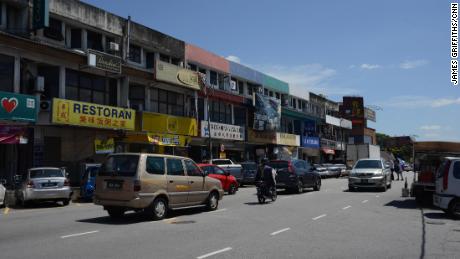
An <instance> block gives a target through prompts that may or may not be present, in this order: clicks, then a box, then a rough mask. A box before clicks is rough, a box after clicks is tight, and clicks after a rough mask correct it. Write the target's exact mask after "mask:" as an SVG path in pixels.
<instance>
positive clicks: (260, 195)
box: [257, 181, 277, 204]
mask: <svg viewBox="0 0 460 259" xmlns="http://www.w3.org/2000/svg"><path fill="white" fill-rule="evenodd" d="M276 197H277V194H276V187H273V186H271V187H270V188H269V189H267V186H266V185H265V183H264V182H263V181H262V182H258V183H257V199H258V200H259V203H260V204H264V203H265V201H266V199H271V200H272V202H274V201H276Z"/></svg>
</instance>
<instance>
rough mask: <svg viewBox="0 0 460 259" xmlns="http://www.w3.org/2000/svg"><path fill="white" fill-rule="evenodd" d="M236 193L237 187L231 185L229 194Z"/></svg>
mask: <svg viewBox="0 0 460 259" xmlns="http://www.w3.org/2000/svg"><path fill="white" fill-rule="evenodd" d="M235 193H236V186H235V185H234V184H230V187H228V194H230V195H233V194H235Z"/></svg>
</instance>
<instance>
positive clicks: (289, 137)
mask: <svg viewBox="0 0 460 259" xmlns="http://www.w3.org/2000/svg"><path fill="white" fill-rule="evenodd" d="M276 144H278V145H283V146H292V147H298V146H300V136H299V135H294V134H289V133H281V132H277V133H276Z"/></svg>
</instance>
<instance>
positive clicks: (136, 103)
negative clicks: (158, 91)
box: [129, 85, 145, 111]
mask: <svg viewBox="0 0 460 259" xmlns="http://www.w3.org/2000/svg"><path fill="white" fill-rule="evenodd" d="M129 106H130V107H131V108H133V109H135V110H137V111H143V110H144V107H145V87H144V86H141V85H130V86H129Z"/></svg>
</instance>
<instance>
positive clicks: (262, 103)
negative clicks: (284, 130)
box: [253, 92, 281, 131]
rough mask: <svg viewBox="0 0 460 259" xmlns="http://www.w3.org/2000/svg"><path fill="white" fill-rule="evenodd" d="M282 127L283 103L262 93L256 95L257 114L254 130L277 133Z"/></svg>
mask: <svg viewBox="0 0 460 259" xmlns="http://www.w3.org/2000/svg"><path fill="white" fill-rule="evenodd" d="M280 125H281V101H280V100H277V99H276V98H272V97H268V96H265V95H263V94H262V93H259V92H257V93H255V112H254V125H253V129H254V130H258V131H276V130H278V129H279V128H280Z"/></svg>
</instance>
